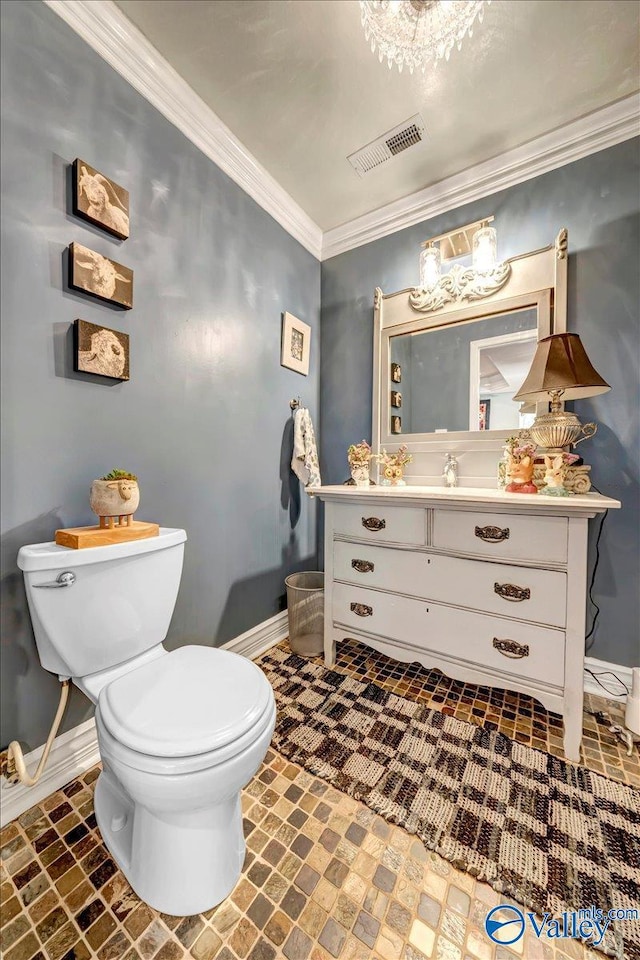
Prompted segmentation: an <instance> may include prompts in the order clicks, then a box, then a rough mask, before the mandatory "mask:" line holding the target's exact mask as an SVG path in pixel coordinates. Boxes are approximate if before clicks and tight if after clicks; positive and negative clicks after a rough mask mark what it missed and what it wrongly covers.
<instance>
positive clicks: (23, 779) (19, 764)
mask: <svg viewBox="0 0 640 960" xmlns="http://www.w3.org/2000/svg"><path fill="white" fill-rule="evenodd" d="M60 682H61V684H62V689H61V691H60V701H59V703H58V709H57V711H56V715H55V717H54V720H53V724H52V726H51V730H50V731H49V736H48V737H47V742H46V743H45V745H44V750H43V751H42V756H41V758H40V763H39V764H38V767H37V769H36V772H35V773H34V775H33V776H32V777H31V776H30V775H29V774H28V773H27V768H26V765H25V762H24V754H23V753H22V747H21V746H20V744H19V743H18V741H17V740H12V741H11V743H10V744H9V746H8V748H7V771H6V774H5V776H6V778H7V780H8V781H9V783H12V784H15V783H17V782H18V781H20V783H24V784H25V786H27V787H33V786H35V785H36V783H37V782H38V780H39V779H40V777H41V776H42V773H43V771H44V768H45V767H46V765H47V760H48V759H49V753H50V752H51V747H52V746H53V741H54V740H55V738H56V734H57V733H58V727H59V726H60V723H61V721H62V718H63V716H64V711H65V709H66V706H67V700H68V699H69V687H70V685H71V681H70V680H61V681H60Z"/></svg>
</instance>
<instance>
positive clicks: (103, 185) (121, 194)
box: [73, 159, 129, 240]
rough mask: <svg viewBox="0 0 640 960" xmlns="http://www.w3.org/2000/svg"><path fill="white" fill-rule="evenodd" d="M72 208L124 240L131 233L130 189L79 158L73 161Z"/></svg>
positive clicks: (79, 214)
mask: <svg viewBox="0 0 640 960" xmlns="http://www.w3.org/2000/svg"><path fill="white" fill-rule="evenodd" d="M73 212H74V213H75V214H77V215H78V216H80V217H84V219H85V220H90V221H91V223H94V224H96V226H98V227H102V228H103V229H104V230H108V232H109V233H112V234H114V236H116V237H119V238H120V239H121V240H126V239H127V237H128V236H129V192H128V190H125V189H124V187H119V186H118V184H117V183H114V182H113V180H109V178H108V177H105V176H104V174H102V173H99V172H98V171H97V170H94V168H93V167H91V166H89V164H88V163H86V162H85V161H84V160H79V159H76V160H74V162H73Z"/></svg>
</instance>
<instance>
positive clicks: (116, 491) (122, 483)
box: [89, 479, 140, 527]
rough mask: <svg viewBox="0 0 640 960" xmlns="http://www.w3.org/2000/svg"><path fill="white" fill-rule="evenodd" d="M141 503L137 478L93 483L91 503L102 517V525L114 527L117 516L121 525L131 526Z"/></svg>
mask: <svg viewBox="0 0 640 960" xmlns="http://www.w3.org/2000/svg"><path fill="white" fill-rule="evenodd" d="M139 504H140V488H139V487H138V481H137V480H129V479H122V480H94V481H93V483H92V484H91V493H90V495H89V505H90V506H91V509H92V510H93V512H94V513H95V514H96V515H97V516H98V517H99V518H100V526H101V527H113V525H114V519H116V518H117V519H118V523H119V524H120V525H121V526H122V525H123V524H126V526H130V525H131V520H132V519H133V515H134V513H135V512H136V510H137V509H138V506H139Z"/></svg>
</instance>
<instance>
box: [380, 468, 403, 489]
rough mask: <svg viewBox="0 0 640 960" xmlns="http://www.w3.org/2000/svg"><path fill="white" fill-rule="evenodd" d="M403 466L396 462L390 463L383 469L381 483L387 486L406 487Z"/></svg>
mask: <svg viewBox="0 0 640 960" xmlns="http://www.w3.org/2000/svg"><path fill="white" fill-rule="evenodd" d="M403 472H404V471H403V468H402V467H401V466H398V464H395V463H388V464H387V465H386V467H385V468H384V470H383V475H382V480H381V481H380V482H381V484H382V485H383V486H385V487H406V485H407V484H406V481H405V480H403V478H402V474H403Z"/></svg>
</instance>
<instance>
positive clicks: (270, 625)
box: [222, 610, 289, 660]
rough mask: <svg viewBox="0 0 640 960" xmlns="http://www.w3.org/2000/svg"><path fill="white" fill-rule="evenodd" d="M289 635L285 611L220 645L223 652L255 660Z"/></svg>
mask: <svg viewBox="0 0 640 960" xmlns="http://www.w3.org/2000/svg"><path fill="white" fill-rule="evenodd" d="M288 634H289V623H288V620H287V611H286V610H283V611H282V613H276V615H275V617H271V618H270V619H269V620H265V621H264V622H263V623H259V624H258V626H257V627H252V628H251V629H250V630H247V631H246V633H241V634H240V636H239V637H235V638H234V639H233V640H229V641H228V643H223V644H222V649H223V650H231V651H232V652H233V653H239V654H240V655H241V656H243V657H249V659H250V660H255V658H256V657H259V656H260V654H261V653H264V652H265V650H268V649H269V648H270V647H275V645H276V643H280V641H281V640H284V639H285V637H286V636H288Z"/></svg>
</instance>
